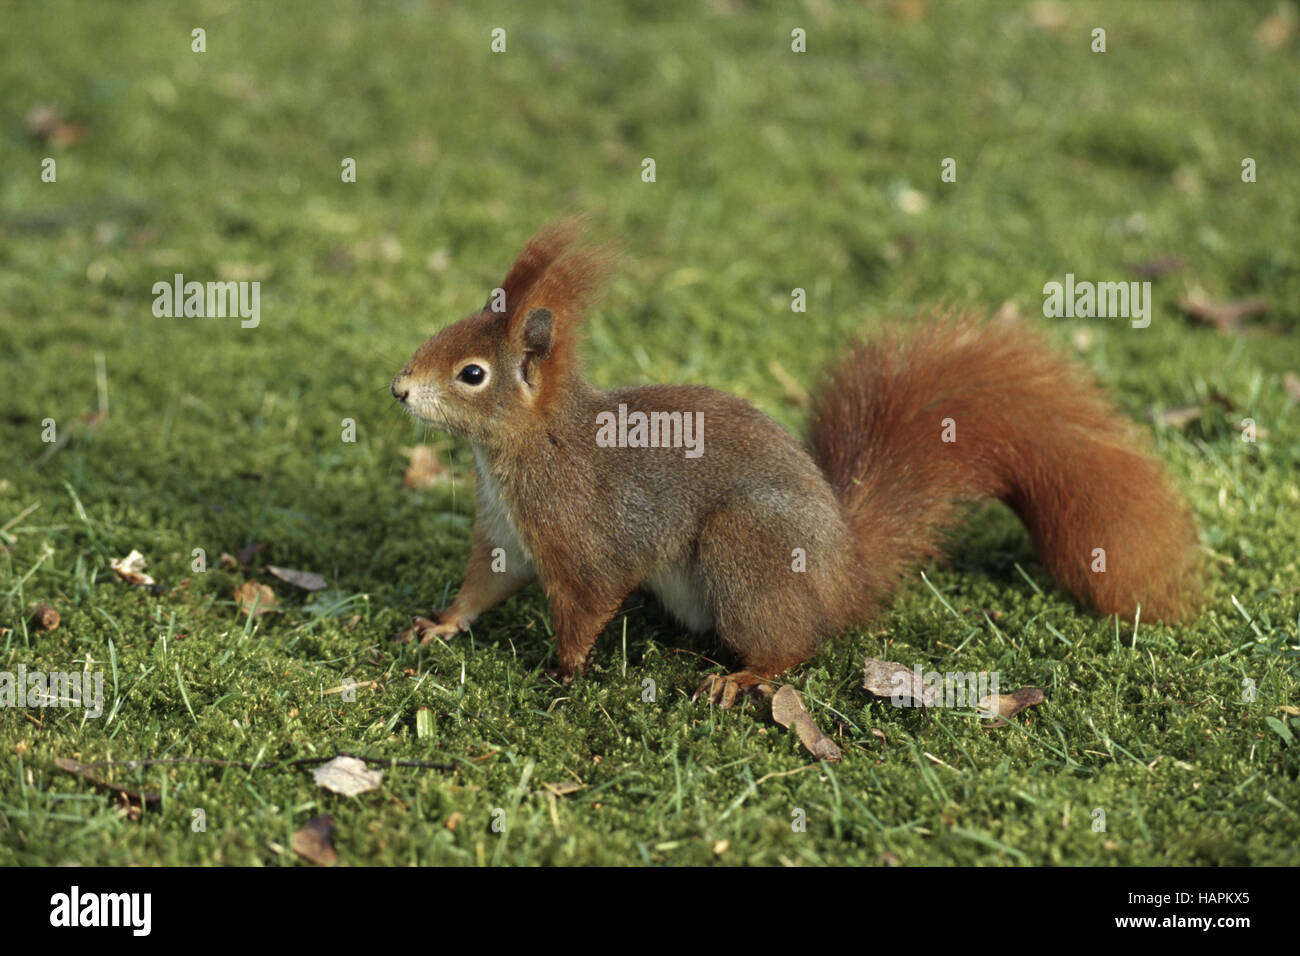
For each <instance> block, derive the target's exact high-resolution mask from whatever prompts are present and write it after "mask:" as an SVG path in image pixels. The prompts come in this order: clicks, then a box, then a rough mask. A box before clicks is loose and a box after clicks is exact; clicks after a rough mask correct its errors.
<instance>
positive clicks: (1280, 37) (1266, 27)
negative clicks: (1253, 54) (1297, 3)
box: [1255, 3, 1296, 50]
mask: <svg viewBox="0 0 1300 956" xmlns="http://www.w3.org/2000/svg"><path fill="white" fill-rule="evenodd" d="M1295 24H1296V15H1295V13H1293V12H1292V11H1291V9H1290V8H1289V7H1287V6H1285V5H1284V4H1280V3H1279V4H1278V5H1277V8H1276V9H1275V10H1274V11H1273V12H1272V13H1270V14H1269V15H1268V16H1267V17H1265V18H1264V20H1263V21H1261V22H1260V24H1259V26H1258V27H1256V28H1255V42H1256V43H1257V44H1258V45H1259V46H1261V47H1263V48H1264V49H1266V50H1276V49H1277V48H1278V47H1281V46H1285V45H1286V42H1287V41H1288V40H1290V39H1291V35H1292V34H1293V33H1294V32H1295Z"/></svg>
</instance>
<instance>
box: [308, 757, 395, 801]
mask: <svg viewBox="0 0 1300 956" xmlns="http://www.w3.org/2000/svg"><path fill="white" fill-rule="evenodd" d="M312 777H313V779H315V781H316V785H317V786H319V787H324V788H325V789H326V790H329V791H330V792H332V793H341V794H343V796H345V797H355V796H356V795H357V794H359V793H366V792H368V791H370V790H374V789H376V788H378V786H379V784H380V782H381V781H382V780H383V779H384V772H383V771H382V770H371V769H370V768H369V767H367V766H366V764H365V761H362V760H358V759H357V758H356V757H335V758H334V759H333V760H331V761H330V762H329V763H326V764H321V765H320V766H319V767H317V768H316V769H315V770H313V771H312Z"/></svg>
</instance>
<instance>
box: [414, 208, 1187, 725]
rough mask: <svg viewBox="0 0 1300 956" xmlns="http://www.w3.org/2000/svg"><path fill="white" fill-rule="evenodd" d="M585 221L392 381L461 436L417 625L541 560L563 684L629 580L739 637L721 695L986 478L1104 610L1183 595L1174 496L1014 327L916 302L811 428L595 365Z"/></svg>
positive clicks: (842, 372) (856, 613) (843, 618)
mask: <svg viewBox="0 0 1300 956" xmlns="http://www.w3.org/2000/svg"><path fill="white" fill-rule="evenodd" d="M581 235H582V227H581V224H580V221H578V220H563V221H560V222H557V223H553V224H551V225H549V226H547V227H546V228H544V229H543V230H542V231H541V232H539V233H538V234H537V235H536V236H534V237H533V238H532V240H531V241H529V243H528V244H527V245H526V246H525V247H524V250H523V252H522V253H520V255H519V257H518V259H516V260H515V263H514V265H513V267H512V268H511V269H510V272H509V274H508V275H507V276H506V278H505V281H504V282H503V283H502V284H501V287H500V288H499V289H497V290H495V292H494V294H493V296H492V297H490V298H489V300H488V303H487V305H485V306H484V308H483V309H482V310H481V311H479V312H476V313H474V314H473V315H470V316H467V317H466V318H463V319H461V320H460V321H458V322H455V323H454V324H452V325H449V326H447V327H446V328H444V329H442V331H440V332H438V333H437V334H436V335H434V336H433V337H432V338H430V339H428V341H426V342H425V343H424V344H423V345H421V346H420V347H419V349H417V350H416V352H415V354H414V355H413V356H412V357H411V360H410V361H409V362H407V363H406V365H405V367H404V368H403V369H402V370H401V371H400V372H399V373H398V374H397V376H396V377H395V378H394V379H393V381H392V386H391V388H392V393H393V396H394V397H395V398H396V399H397V400H398V401H399V402H401V404H402V405H403V406H405V408H406V409H407V410H408V411H410V412H411V413H412V414H414V415H415V416H416V417H418V418H419V419H421V420H422V421H424V422H426V423H427V424H429V425H431V426H433V427H434V428H437V429H440V430H442V431H446V432H449V433H451V434H452V435H456V436H460V437H462V438H465V439H467V440H468V441H469V442H470V443H471V445H472V447H473V452H474V464H475V470H476V476H477V483H476V489H475V499H476V506H477V514H476V517H475V522H474V529H473V543H472V545H471V548H470V556H469V566H468V569H467V570H466V572H465V581H464V584H462V585H461V588H460V590H459V591H458V592H457V594H456V597H455V599H454V600H453V601H452V603H451V606H450V607H448V608H447V609H445V610H442V611H435V612H433V613H434V620H433V626H432V627H429V628H428V630H429V631H431V632H432V634H437V635H441V636H446V635H451V634H454V633H456V632H457V631H460V630H464V629H467V628H468V627H469V626H470V624H471V623H472V622H473V621H474V620H475V619H476V618H477V617H478V616H479V615H480V614H482V613H483V612H484V611H486V610H487V609H488V608H490V607H492V606H493V605H495V604H497V603H498V602H500V601H503V600H504V599H506V598H507V597H509V596H510V595H511V594H513V593H514V592H516V591H517V590H519V588H521V587H522V586H523V585H525V584H526V583H528V582H529V581H531V580H533V579H534V578H536V579H538V580H539V581H540V582H541V586H542V588H543V589H544V590H545V592H546V597H547V599H548V601H549V604H550V610H551V615H552V620H553V624H554V629H555V633H556V635H557V643H558V648H557V656H558V664H557V666H556V667H555V668H554V670H553V671H552V675H553V676H555V677H556V678H557V679H558V680H560V681H561V682H563V683H566V684H567V683H568V682H569V681H570V680H571V679H572V678H573V676H574V674H576V673H577V672H579V671H580V670H581V669H582V668H583V667H584V666H585V665H586V664H587V663H588V661H589V659H590V655H591V653H592V651H593V648H594V646H595V642H596V638H597V637H598V636H599V635H600V633H601V632H602V631H603V630H604V628H605V626H606V624H608V623H609V621H610V620H611V619H612V618H613V616H614V614H615V613H616V612H617V611H618V609H619V607H620V606H621V605H622V603H623V601H624V599H625V598H627V597H628V595H629V594H630V593H631V592H632V591H633V590H635V589H636V588H638V587H643V588H646V589H648V590H649V591H651V592H653V593H654V594H655V595H656V596H657V597H658V599H659V600H660V601H661V602H662V603H663V604H664V606H665V607H666V608H667V609H668V610H669V611H670V612H671V613H672V614H673V615H674V617H676V618H677V619H678V620H679V621H680V622H681V623H682V624H683V625H685V626H686V627H687V628H689V629H691V630H694V631H707V630H709V629H713V630H715V631H716V633H717V635H718V637H719V638H720V639H721V641H722V643H724V644H725V645H726V646H727V647H728V648H730V649H731V650H732V651H734V652H735V654H736V655H737V656H738V657H739V658H740V660H741V662H742V664H743V665H744V669H743V670H741V671H739V672H737V673H733V674H728V675H725V676H721V675H712V676H710V677H708V678H706V680H705V681H704V683H703V685H701V687H700V689H699V690H698V691H697V692H696V697H699V696H700V695H701V694H703V695H705V696H706V697H707V698H708V699H709V700H710V701H712V702H714V703H717V704H719V705H721V706H724V707H729V706H731V705H732V703H734V701H735V699H736V696H737V693H738V692H741V691H748V692H754V691H762V690H764V689H765V688H767V687H770V682H771V679H772V678H774V677H776V676H777V675H779V674H780V673H781V672H783V671H785V670H787V669H789V668H792V667H794V666H795V665H797V664H799V663H801V662H802V661H804V660H805V659H806V658H808V657H809V656H810V655H811V654H813V653H814V652H815V651H816V650H817V648H818V644H819V642H820V641H821V640H822V639H824V638H827V637H830V636H833V635H835V634H838V633H840V632H842V631H845V630H847V629H849V628H850V627H853V626H855V625H861V624H864V623H866V622H867V621H870V620H871V618H872V617H873V616H874V615H876V614H877V613H879V612H880V610H881V609H882V608H883V607H884V606H885V605H886V603H887V602H888V600H889V599H890V596H891V594H892V592H893V591H894V590H895V589H896V587H897V586H898V585H899V583H900V582H901V581H902V580H903V578H904V576H905V575H906V574H907V573H908V572H909V571H911V570H912V569H914V568H915V567H916V566H917V565H918V564H919V563H921V562H923V561H925V560H926V559H928V558H931V557H934V556H937V555H938V554H939V551H940V546H941V544H942V542H943V537H944V533H945V531H947V530H948V529H949V528H950V527H952V526H953V525H954V524H957V523H959V522H960V520H961V517H962V515H963V511H962V508H961V504H962V503H963V502H968V501H974V500H980V499H993V498H998V499H1001V500H1003V501H1005V502H1006V503H1007V504H1008V505H1010V506H1011V508H1012V509H1013V510H1014V511H1015V512H1016V514H1018V515H1019V516H1020V518H1021V520H1022V521H1023V522H1024V524H1025V526H1026V527H1027V529H1028V531H1029V534H1030V536H1031V538H1032V539H1033V542H1034V544H1035V546H1036V547H1037V550H1038V553H1039V555H1040V556H1041V558H1042V561H1043V564H1044V565H1045V566H1046V567H1047V570H1048V571H1049V572H1050V573H1051V575H1052V576H1053V577H1054V578H1055V579H1056V580H1057V581H1058V582H1059V583H1060V584H1061V585H1062V586H1063V587H1065V588H1066V589H1068V590H1069V591H1071V592H1072V593H1074V594H1075V595H1076V596H1078V597H1079V598H1081V599H1083V600H1084V601H1085V602H1087V603H1089V604H1091V605H1092V606H1093V607H1094V608H1095V609H1096V610H1097V611H1099V612H1101V613H1103V614H1111V613H1119V614H1123V615H1131V614H1132V613H1134V611H1135V609H1136V608H1137V606H1138V605H1139V604H1140V605H1141V610H1142V616H1143V617H1144V618H1155V619H1157V620H1177V619H1179V618H1182V617H1185V616H1187V615H1188V614H1190V613H1192V612H1193V611H1194V610H1195V609H1196V608H1197V606H1198V605H1199V602H1200V589H1201V576H1202V575H1201V568H1200V561H1199V552H1198V543H1197V534H1196V528H1195V525H1194V523H1193V521H1192V518H1191V516H1190V513H1189V511H1188V509H1187V507H1186V505H1185V504H1184V503H1183V502H1182V500H1181V498H1180V497H1179V496H1178V494H1177V493H1176V492H1175V490H1174V489H1173V487H1172V486H1171V485H1170V483H1169V482H1168V481H1167V480H1166V478H1165V476H1164V474H1163V473H1162V470H1161V467H1160V465H1159V464H1158V463H1157V462H1156V461H1155V460H1154V459H1153V458H1152V457H1151V456H1150V454H1149V453H1148V452H1147V451H1146V450H1144V447H1143V443H1142V441H1141V440H1140V436H1139V435H1138V434H1137V429H1136V428H1135V427H1134V426H1133V425H1132V424H1131V423H1130V422H1127V421H1126V420H1125V419H1123V418H1121V417H1120V416H1119V415H1118V413H1117V412H1116V411H1115V410H1114V409H1113V408H1112V406H1111V405H1110V403H1109V402H1108V401H1107V400H1106V398H1105V396H1104V395H1103V393H1102V392H1101V391H1100V390H1099V389H1098V388H1097V387H1096V386H1095V385H1094V384H1093V383H1092V381H1091V380H1090V377H1089V376H1088V375H1087V374H1086V373H1085V372H1084V371H1083V370H1082V369H1081V368H1079V367H1078V366H1076V365H1075V364H1073V363H1072V362H1070V361H1068V360H1067V359H1065V358H1063V357H1061V356H1059V355H1058V354H1056V353H1055V352H1054V351H1053V350H1052V349H1051V348H1050V347H1048V346H1047V345H1046V344H1045V343H1044V342H1043V341H1042V340H1041V339H1039V338H1038V337H1037V336H1036V335H1034V334H1032V333H1030V332H1029V331H1028V330H1027V329H1025V328H1024V327H1021V326H1007V325H1005V324H991V323H986V322H980V321H977V320H975V319H972V318H970V317H955V318H954V317H947V316H932V317H930V318H929V319H928V320H927V321H925V322H923V323H922V324H921V327H920V328H919V330H918V331H917V332H916V333H915V334H914V335H913V336H911V337H910V338H907V339H903V338H900V337H898V336H895V335H886V336H884V337H881V338H878V339H875V340H871V341H864V342H861V343H859V344H856V345H854V346H852V347H851V348H850V349H849V350H848V352H847V354H845V355H844V357H843V358H841V359H840V360H839V361H838V362H837V363H835V365H834V366H833V367H832V368H831V369H830V370H829V372H828V373H827V376H826V381H825V383H824V385H823V386H822V387H821V389H820V391H819V392H818V393H817V395H816V398H815V400H814V403H813V408H812V413H811V420H810V427H809V431H810V434H809V447H807V448H805V447H803V446H801V445H800V443H799V442H798V441H796V440H795V439H794V438H793V437H792V436H791V435H790V434H788V433H787V432H786V431H785V430H784V429H783V428H781V427H780V426H779V425H777V424H776V423H775V422H774V421H772V420H771V419H770V418H768V417H767V416H766V415H764V414H763V413H762V412H760V411H758V410H757V409H755V408H754V407H752V406H751V405H749V404H748V403H747V402H745V401H743V400H741V399H739V398H735V397H733V396H731V395H727V394H724V393H722V392H717V391H714V390H712V389H709V388H703V387H699V386H693V385H650V386H644V387H640V388H619V389H612V390H609V391H603V390H600V389H597V388H595V387H593V386H592V385H590V384H588V383H587V382H586V381H585V380H584V379H583V377H582V375H581V372H580V371H579V368H578V363H577V344H578V330H579V325H580V324H581V322H582V320H583V318H584V314H585V312H586V310H587V308H588V307H589V306H590V304H591V301H592V298H593V296H594V295H595V293H596V292H597V291H598V289H599V287H600V285H601V283H602V279H603V277H604V276H605V274H606V273H607V271H608V267H609V264H610V261H611V258H612V257H611V254H610V253H609V252H608V250H607V249H606V248H604V247H591V246H584V245H582V244H581V242H580V240H581ZM637 413H643V414H642V415H638V414H637ZM674 413H678V414H676V415H674ZM647 421H648V422H649V426H648V427H647V425H646V423H647ZM647 432H651V433H652V434H650V435H647ZM647 439H649V440H647ZM656 439H661V440H656ZM1101 568H1104V570H1101ZM424 636H425V639H426V640H427V639H428V638H429V636H431V635H430V634H427V633H426V634H425V635H424Z"/></svg>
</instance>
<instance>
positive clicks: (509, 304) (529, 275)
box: [488, 216, 587, 312]
mask: <svg viewBox="0 0 1300 956" xmlns="http://www.w3.org/2000/svg"><path fill="white" fill-rule="evenodd" d="M586 228H587V222H586V220H585V219H584V218H583V217H581V216H570V217H569V218H567V219H557V220H555V221H554V222H551V223H548V224H547V225H546V226H544V227H543V228H542V229H541V230H540V231H539V232H538V233H537V234H536V235H535V236H533V238H531V239H529V240H528V244H527V245H526V246H524V248H523V251H522V252H520V253H519V257H518V258H517V259H515V263H514V265H513V266H511V267H510V272H509V274H508V275H507V276H506V277H505V279H504V280H503V281H502V283H501V286H500V291H501V292H502V293H503V296H504V299H505V303H504V305H505V310H506V311H508V312H514V311H515V306H517V305H518V304H519V303H520V302H522V301H523V298H524V295H525V294H526V293H527V292H528V290H529V289H531V288H532V287H533V286H534V285H536V284H537V281H538V280H539V279H541V277H542V276H543V275H545V274H546V270H547V269H549V268H550V267H551V266H552V265H553V264H554V263H555V261H556V260H557V259H559V258H560V256H562V255H563V254H564V252H565V250H567V249H569V248H571V247H572V246H573V245H574V244H575V243H577V241H578V240H579V239H581V238H582V234H583V233H584V232H585V231H586ZM488 310H491V311H495V312H500V311H502V309H500V308H495V309H494V308H493V307H492V299H491V298H489V299H488Z"/></svg>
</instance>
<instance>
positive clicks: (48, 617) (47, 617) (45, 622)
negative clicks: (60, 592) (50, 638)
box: [32, 604, 60, 631]
mask: <svg viewBox="0 0 1300 956" xmlns="http://www.w3.org/2000/svg"><path fill="white" fill-rule="evenodd" d="M59 621H60V618H59V612H58V611H56V610H54V608H52V607H50V606H49V605H48V604H37V605H34V606H33V608H32V628H33V629H35V630H37V631H52V630H54V629H55V628H56V627H58V626H59Z"/></svg>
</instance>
